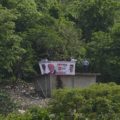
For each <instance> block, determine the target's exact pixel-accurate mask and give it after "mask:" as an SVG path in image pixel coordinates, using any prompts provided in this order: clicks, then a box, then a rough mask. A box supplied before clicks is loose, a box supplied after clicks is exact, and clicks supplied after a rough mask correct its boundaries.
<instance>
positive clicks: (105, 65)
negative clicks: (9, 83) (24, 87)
mask: <svg viewBox="0 0 120 120" xmlns="http://www.w3.org/2000/svg"><path fill="white" fill-rule="evenodd" d="M119 41H120V1H119V0H115V1H113V0H85V1H84V0H1V1H0V66H1V67H0V78H1V80H2V79H10V78H11V79H29V78H30V77H31V76H34V75H36V74H39V69H38V61H39V60H41V59H43V58H48V59H49V60H69V59H70V58H71V57H74V58H76V59H77V60H78V62H77V71H78V72H81V61H82V59H84V58H87V59H88V60H89V61H90V72H100V73H102V75H101V79H102V81H103V82H109V81H116V82H118V83H120V76H119V72H120V70H119V67H120V52H119V51H120V50H119V49H120V42H119Z"/></svg>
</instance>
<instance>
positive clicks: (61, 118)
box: [0, 83, 120, 120]
mask: <svg viewBox="0 0 120 120" xmlns="http://www.w3.org/2000/svg"><path fill="white" fill-rule="evenodd" d="M0 97H1V96H0ZM119 101H120V86H119V85H116V84H114V83H109V84H97V85H93V86H91V87H89V88H85V89H64V90H62V89H59V90H57V91H55V92H54V94H53V97H52V99H51V100H50V101H49V104H48V106H47V107H44V108H41V107H32V108H29V110H27V111H26V112H24V113H18V112H13V113H10V114H8V115H7V116H6V117H5V116H1V117H0V120H42V119H43V120H79V119H80V120H86V119H88V120H120V104H119ZM1 104H2V103H1ZM5 107H6V110H7V108H8V107H9V105H8V106H5ZM0 112H1V111H0ZM1 113H2V112H1Z"/></svg>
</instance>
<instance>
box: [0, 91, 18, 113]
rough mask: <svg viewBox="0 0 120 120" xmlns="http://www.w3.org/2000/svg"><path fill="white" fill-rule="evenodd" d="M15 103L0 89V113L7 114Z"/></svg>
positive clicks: (14, 106) (13, 108) (14, 107)
mask: <svg viewBox="0 0 120 120" xmlns="http://www.w3.org/2000/svg"><path fill="white" fill-rule="evenodd" d="M16 107H17V106H16V104H15V103H14V102H13V101H12V100H11V98H10V96H9V95H8V94H7V93H5V92H4V91H0V114H3V115H7V114H8V113H10V112H13V111H14V110H15V109H16Z"/></svg>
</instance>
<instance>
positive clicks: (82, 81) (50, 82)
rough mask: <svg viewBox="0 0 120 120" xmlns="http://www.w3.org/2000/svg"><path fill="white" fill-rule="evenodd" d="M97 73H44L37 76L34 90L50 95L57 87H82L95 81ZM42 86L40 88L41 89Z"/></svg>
mask: <svg viewBox="0 0 120 120" xmlns="http://www.w3.org/2000/svg"><path fill="white" fill-rule="evenodd" d="M96 76H97V74H76V75H75V76H59V79H58V77H57V76H55V75H44V76H39V77H38V78H37V82H36V83H35V86H36V90H37V91H40V93H41V92H44V94H45V96H51V93H52V91H53V90H55V89H57V88H58V84H59V83H60V84H61V85H60V86H62V87H61V88H79V87H80V88H84V87H88V86H90V85H92V84H95V83H96ZM41 88H42V89H41Z"/></svg>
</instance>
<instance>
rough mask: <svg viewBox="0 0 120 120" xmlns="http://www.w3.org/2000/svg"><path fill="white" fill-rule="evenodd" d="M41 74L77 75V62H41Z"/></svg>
mask: <svg viewBox="0 0 120 120" xmlns="http://www.w3.org/2000/svg"><path fill="white" fill-rule="evenodd" d="M39 66H40V70H41V74H42V75H44V74H55V75H75V61H40V62H39Z"/></svg>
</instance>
